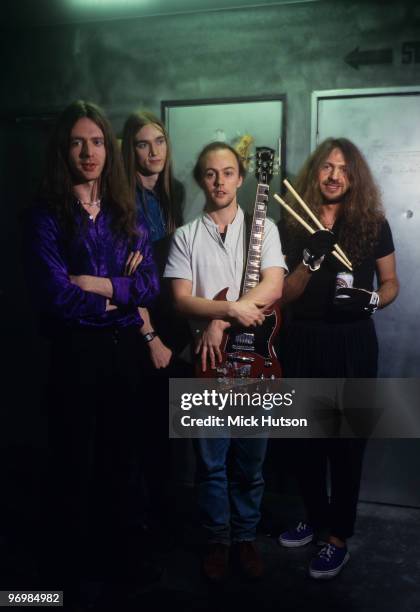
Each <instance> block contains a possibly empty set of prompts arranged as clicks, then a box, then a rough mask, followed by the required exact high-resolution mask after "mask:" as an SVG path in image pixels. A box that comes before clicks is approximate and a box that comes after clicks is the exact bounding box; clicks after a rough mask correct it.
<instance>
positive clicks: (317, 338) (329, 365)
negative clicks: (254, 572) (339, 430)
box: [278, 138, 399, 579]
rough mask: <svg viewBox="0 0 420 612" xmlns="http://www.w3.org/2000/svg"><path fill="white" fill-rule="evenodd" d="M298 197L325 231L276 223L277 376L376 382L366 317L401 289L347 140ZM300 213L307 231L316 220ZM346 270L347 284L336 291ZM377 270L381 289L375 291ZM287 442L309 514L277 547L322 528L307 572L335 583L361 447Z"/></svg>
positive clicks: (325, 154)
mask: <svg viewBox="0 0 420 612" xmlns="http://www.w3.org/2000/svg"><path fill="white" fill-rule="evenodd" d="M296 191H297V192H298V194H300V195H301V196H302V199H303V200H304V202H306V203H307V204H308V205H310V208H311V211H312V212H313V213H315V216H316V217H317V219H318V220H319V221H320V222H321V224H322V226H323V227H324V228H325V229H324V230H317V231H315V232H314V233H312V234H311V233H309V232H308V231H307V228H304V227H302V225H301V224H300V223H298V221H297V219H296V218H295V216H292V215H288V214H286V215H285V218H284V220H282V222H281V223H280V233H281V238H282V244H283V245H284V250H285V253H286V257H287V264H288V267H289V269H290V271H291V273H290V274H289V276H287V277H286V279H285V283H284V290H283V297H282V303H283V304H284V305H285V306H286V307H285V315H286V324H285V325H284V327H283V331H282V333H281V337H280V339H279V350H278V353H279V354H280V359H281V362H282V364H283V368H284V376H285V377H300V378H340V377H343V378H349V377H350V378H375V377H376V376H377V356H378V354H377V353H378V349H377V338H376V332H375V326H374V323H373V320H372V318H371V315H372V314H373V313H374V312H375V310H376V309H377V308H384V307H385V306H387V305H388V304H390V303H391V302H392V301H393V300H394V299H395V298H396V297H397V294H398V288H399V284H398V279H397V274H396V266H395V254H394V245H393V240H392V234H391V230H390V227H389V225H388V222H387V220H386V219H385V214H384V210H383V206H382V203H381V198H380V194H379V190H378V188H377V187H376V185H375V183H374V180H373V177H372V175H371V172H370V169H369V167H368V165H367V163H366V161H365V159H364V157H363V155H362V154H361V152H360V151H359V150H358V148H357V147H356V146H355V145H354V144H353V143H352V142H350V141H349V140H347V139H345V138H338V139H333V138H329V139H327V140H325V141H324V142H323V143H321V144H320V145H319V146H318V148H317V149H316V150H315V151H314V153H313V154H312V155H311V157H310V158H309V159H308V160H307V162H306V163H305V165H304V166H303V168H302V170H301V172H300V174H299V175H298V177H297V179H296ZM289 212H290V210H289ZM302 216H305V220H307V221H308V223H310V224H311V225H312V226H313V225H314V222H313V217H312V219H311V218H310V217H309V216H308V215H305V214H304V215H302ZM338 245H339V247H338ZM340 247H341V248H340ZM332 255H335V257H332ZM337 256H338V257H337ZM349 269H350V270H352V273H350V274H349ZM343 271H345V272H346V273H347V283H348V286H347V287H345V286H344V287H342V288H339V289H337V290H336V281H337V275H338V274H339V275H342V273H343ZM375 271H376V274H377V280H378V287H377V289H376V290H375V291H373V280H374V273H375ZM340 273H341V274H340ZM353 275H354V283H352V276H353ZM344 279H346V277H345V276H344ZM353 284H354V287H353V286H352V285H353ZM293 444H294V447H293V448H294V452H293V461H294V465H295V467H296V472H297V476H298V480H299V484H300V486H301V490H302V496H303V500H304V504H305V508H306V515H307V516H306V522H300V523H299V524H298V525H297V526H295V527H294V528H291V529H289V530H288V531H286V532H284V533H282V534H281V535H280V538H279V541H280V544H281V545H283V546H286V547H298V546H303V545H305V544H307V543H309V542H311V541H312V540H313V539H314V538H315V537H317V536H319V534H320V532H321V533H322V534H323V535H324V530H326V531H325V535H326V538H325V540H326V543H325V546H323V548H322V549H321V550H320V552H319V553H318V554H317V555H316V556H315V557H314V558H313V559H312V561H311V563H310V566H309V573H310V575H311V576H312V577H313V578H317V579H328V578H332V577H334V576H336V575H337V574H338V573H339V572H340V570H341V569H342V567H343V566H344V565H345V563H346V562H347V561H348V559H349V553H348V550H347V545H346V541H347V539H348V538H349V537H351V536H352V535H353V531H354V524H355V519H356V508H357V501H358V494H359V487H360V479H361V471H362V461H363V454H364V449H365V445H366V441H365V440H364V439H360V438H359V439H357V438H353V439H334V438H330V439H328V438H326V439H306V440H300V441H299V442H293ZM328 463H329V467H330V474H331V495H330V499H329V498H328V495H327V484H326V479H327V465H328Z"/></svg>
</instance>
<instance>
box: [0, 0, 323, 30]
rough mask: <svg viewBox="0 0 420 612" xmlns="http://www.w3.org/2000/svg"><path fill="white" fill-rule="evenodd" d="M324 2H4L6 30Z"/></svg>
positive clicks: (0, 15)
mask: <svg viewBox="0 0 420 612" xmlns="http://www.w3.org/2000/svg"><path fill="white" fill-rule="evenodd" d="M319 1H321V0H277V1H271V2H270V0H3V2H2V6H1V11H0V24H1V26H2V27H3V28H14V27H20V26H22V27H24V26H29V25H53V24H58V23H78V22H86V21H102V20H110V19H126V18H138V17H152V16H157V15H176V14H182V13H197V12H208V11H220V10H231V9H240V8H246V7H248V8H249V7H262V6H281V5H287V4H308V3H312V2H319Z"/></svg>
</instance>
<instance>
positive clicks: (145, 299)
mask: <svg viewBox="0 0 420 612" xmlns="http://www.w3.org/2000/svg"><path fill="white" fill-rule="evenodd" d="M75 220H76V232H75V233H74V235H73V238H72V239H71V240H70V241H68V240H65V236H64V234H63V231H62V229H61V227H60V226H59V224H58V222H57V219H56V218H55V216H54V215H53V214H52V213H50V212H49V211H48V210H46V209H45V208H43V207H41V206H37V207H34V208H33V209H32V210H30V211H29V213H28V215H27V217H26V219H25V232H24V252H25V267H26V269H27V276H28V281H29V284H30V287H31V289H32V294H33V296H34V299H35V306H36V307H37V309H38V310H39V311H40V313H41V316H42V321H43V327H44V331H46V332H47V333H48V332H51V331H52V330H54V329H57V327H58V328H62V327H63V325H64V326H65V327H78V328H80V327H85V328H86V327H89V328H98V327H99V328H103V327H127V326H128V325H137V326H139V327H140V326H141V325H142V323H143V322H142V320H141V317H140V315H139V313H138V310H137V307H138V306H147V305H148V304H150V302H151V301H153V299H154V298H155V297H156V296H157V294H158V293H159V280H158V274H157V270H156V266H155V263H154V261H153V258H152V249H151V245H150V242H149V237H148V231H147V227H146V225H145V224H144V223H143V222H141V221H140V220H139V221H138V222H137V230H138V234H139V235H138V236H135V237H134V238H133V239H131V240H129V239H128V238H126V237H121V236H116V234H115V232H114V231H113V230H112V228H111V225H110V221H111V215H110V212H109V210H107V208H106V205H103V206H102V208H101V210H100V211H99V213H98V215H97V217H96V219H95V221H92V220H91V219H90V218H89V215H88V213H87V212H86V211H85V210H84V209H83V208H81V207H80V206H77V205H76V204H75ZM136 250H139V251H140V253H141V254H142V255H143V260H142V262H141V264H140V265H139V266H138V268H137V270H136V272H135V273H134V274H132V275H131V276H124V267H125V263H126V261H127V257H128V255H129V253H130V251H136ZM70 274H72V275H80V274H89V275H92V276H100V277H103V278H109V279H110V281H111V283H112V286H113V297H112V300H111V301H112V304H115V306H117V307H118V308H117V309H116V310H110V311H106V310H105V308H106V298H105V297H103V296H100V295H97V294H95V293H91V292H88V291H83V290H82V289H80V288H79V287H78V286H77V285H74V284H73V283H71V282H70V278H69V275H70Z"/></svg>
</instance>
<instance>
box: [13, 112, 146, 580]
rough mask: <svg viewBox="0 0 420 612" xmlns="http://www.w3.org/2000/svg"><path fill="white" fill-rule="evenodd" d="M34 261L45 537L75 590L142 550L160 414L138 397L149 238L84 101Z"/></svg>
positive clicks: (60, 133)
mask: <svg viewBox="0 0 420 612" xmlns="http://www.w3.org/2000/svg"><path fill="white" fill-rule="evenodd" d="M133 254H135V256H134V257H133ZM139 261H140V265H138V262H139ZM25 262H26V266H27V272H28V280H29V284H30V287H31V290H32V294H33V297H34V305H35V307H36V308H37V310H38V311H39V314H40V317H41V323H42V329H43V331H44V333H45V334H46V335H47V336H48V338H49V339H50V342H51V355H52V359H51V368H50V378H49V396H48V427H49V431H48V434H49V435H48V451H49V468H50V469H49V477H50V478H49V481H48V489H49V490H48V500H49V507H48V512H47V516H48V521H47V525H46V529H47V531H48V532H49V536H50V538H49V545H51V546H52V547H53V542H55V544H56V547H57V550H53V549H49V550H48V554H49V555H50V557H51V559H53V563H54V565H56V570H57V576H56V580H59V581H62V582H65V581H69V583H70V584H73V585H74V584H76V583H77V582H78V581H79V579H80V578H81V575H83V576H85V575H86V573H88V574H91V570H92V568H93V566H95V568H96V569H99V568H98V563H99V560H101V561H102V563H103V567H102V568H101V569H102V570H105V571H110V573H111V574H114V573H115V571H116V570H117V567H118V566H120V565H121V560H122V559H130V553H129V546H130V544H131V543H134V542H136V543H137V547H136V548H138V541H136V534H138V532H139V530H137V529H136V528H135V523H136V521H137V523H139V513H140V508H139V507H138V505H136V504H135V501H136V500H138V496H136V495H135V494H133V490H132V488H131V487H130V482H129V481H130V474H132V471H133V464H134V465H137V464H138V461H137V455H138V449H139V447H140V442H139V438H140V431H141V418H140V416H141V412H142V411H145V410H148V409H150V407H149V406H142V402H141V395H139V393H138V385H139V380H140V379H141V372H142V370H143V369H144V364H145V362H146V360H147V355H146V351H145V348H144V342H142V340H141V338H140V336H139V329H140V327H141V326H142V325H143V321H142V320H141V318H140V315H139V310H138V307H144V306H147V305H148V304H150V302H151V301H152V300H153V299H154V297H155V296H156V295H157V293H158V276H157V271H156V267H155V264H154V262H153V259H152V253H151V247H150V243H149V239H148V233H147V229H146V228H145V226H144V225H142V224H141V223H139V222H137V221H136V214H135V207H134V202H133V200H132V198H131V196H130V194H129V192H128V188H127V185H126V181H125V176H124V172H123V169H122V164H121V161H120V154H119V150H118V146H117V143H116V139H115V137H114V135H113V133H112V130H111V127H110V124H109V123H108V121H107V119H106V118H105V117H104V115H103V113H102V111H101V110H100V109H99V108H98V107H96V106H95V105H93V104H90V103H87V102H83V101H77V102H74V103H73V104H71V105H70V106H69V107H68V108H67V109H66V110H65V111H64V112H63V113H62V115H61V116H60V117H59V119H58V122H57V126H56V129H55V131H54V133H53V135H52V138H51V142H50V147H49V152H48V156H47V165H46V173H45V177H44V181H43V187H42V199H41V201H40V202H39V203H37V205H36V206H35V207H33V209H32V210H31V211H30V212H29V214H28V217H27V219H26V223H25ZM136 265H137V267H136ZM133 547H134V545H133ZM55 555H57V556H55ZM114 559H118V562H115V561H114ZM58 560H60V562H61V563H58ZM123 571H124V572H125V571H128V568H127V567H126V568H124V570H123ZM58 586H60V585H59V584H55V588H57V587H58Z"/></svg>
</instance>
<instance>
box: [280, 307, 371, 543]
mask: <svg viewBox="0 0 420 612" xmlns="http://www.w3.org/2000/svg"><path fill="white" fill-rule="evenodd" d="M278 354H279V355H280V361H281V363H282V365H283V371H284V376H285V377H289V378H375V377H376V376H377V360H378V345H377V338H376V332H375V327H374V324H373V321H372V320H371V319H367V320H361V321H356V322H353V323H348V324H345V323H341V324H340V323H326V322H322V321H295V322H293V323H292V324H291V325H290V326H288V327H287V328H285V329H284V330H283V331H282V333H281V335H280V339H279V346H278ZM279 443H280V442H279ZM288 447H289V448H290V454H289V456H290V457H291V463H292V465H293V469H294V471H295V474H296V477H297V479H298V481H299V484H300V488H301V491H302V497H303V500H304V503H305V508H306V514H307V521H308V522H310V523H311V524H312V526H313V527H314V528H315V529H319V528H324V527H325V528H329V532H330V534H331V535H334V536H336V537H338V538H340V539H344V540H345V539H347V538H349V537H350V536H352V535H353V532H354V525H355V520H356V510H357V502H358V497H359V489H360V480H361V474H362V465H363V455H364V450H365V447H366V440H365V439H362V438H353V439H350V438H349V439H343V438H340V439H334V438H329V439H328V438H327V439H307V440H295V441H290V442H288ZM328 465H329V469H330V477H331V479H330V484H331V496H330V498H329V497H328V494H327V473H328V472H327V468H328Z"/></svg>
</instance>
